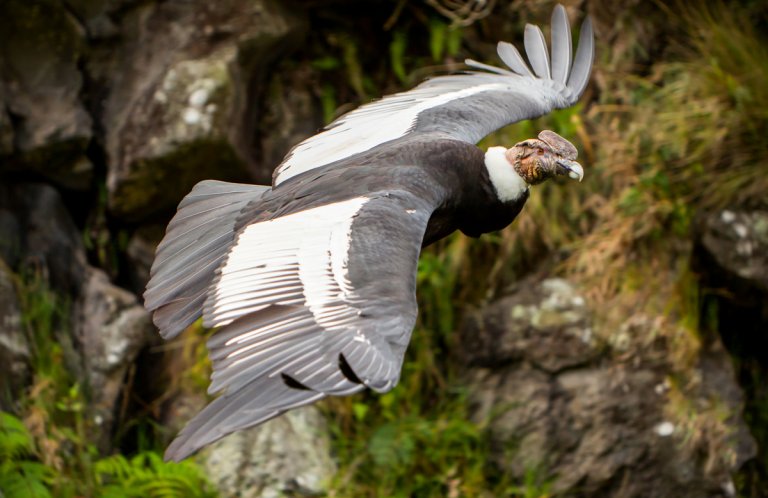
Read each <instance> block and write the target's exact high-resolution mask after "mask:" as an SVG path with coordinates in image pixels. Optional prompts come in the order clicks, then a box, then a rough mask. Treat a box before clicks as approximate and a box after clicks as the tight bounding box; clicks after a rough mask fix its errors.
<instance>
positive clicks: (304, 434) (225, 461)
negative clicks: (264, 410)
mask: <svg viewBox="0 0 768 498" xmlns="http://www.w3.org/2000/svg"><path fill="white" fill-rule="evenodd" d="M204 454H205V463H204V465H205V468H206V469H207V471H208V472H207V474H208V475H209V476H211V478H212V480H213V482H214V484H215V485H216V487H217V488H218V489H219V491H220V492H221V493H222V496H238V497H240V498H277V497H280V496H286V495H287V496H318V495H322V494H323V492H324V491H327V485H328V483H329V481H330V479H331V477H333V475H334V473H335V472H336V465H335V463H334V461H333V459H332V458H331V454H330V442H329V438H328V431H327V429H326V427H325V420H324V419H323V417H322V416H321V415H320V413H319V412H318V410H317V408H315V407H313V406H308V407H304V408H300V409H298V410H293V411H290V412H288V413H286V414H283V415H281V416H280V417H278V418H276V419H274V420H271V421H270V422H267V423H266V424H264V425H261V426H258V427H255V428H253V429H250V430H247V431H240V432H237V433H235V434H232V435H230V436H227V437H226V438H224V439H222V440H221V441H219V442H217V443H215V444H214V445H213V446H212V447H211V448H210V449H209V450H205V452H204Z"/></svg>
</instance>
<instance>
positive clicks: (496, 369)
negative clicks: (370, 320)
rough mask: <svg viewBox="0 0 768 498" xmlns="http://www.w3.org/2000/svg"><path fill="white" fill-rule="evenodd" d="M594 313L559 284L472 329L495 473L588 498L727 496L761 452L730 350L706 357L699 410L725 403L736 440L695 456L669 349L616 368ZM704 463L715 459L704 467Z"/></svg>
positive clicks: (707, 444) (475, 397)
mask: <svg viewBox="0 0 768 498" xmlns="http://www.w3.org/2000/svg"><path fill="white" fill-rule="evenodd" d="M586 304H587V303H586V302H585V300H584V298H583V297H581V296H580V295H579V294H578V293H577V292H576V291H575V289H573V288H572V287H571V285H570V284H569V283H568V282H566V281H564V280H559V279H550V280H544V281H542V282H540V283H539V282H533V283H530V284H529V285H527V286H521V287H520V290H519V291H517V292H516V293H514V294H512V295H510V296H508V297H506V298H503V299H501V300H499V301H497V302H495V303H493V304H491V305H490V306H489V307H488V308H486V309H485V310H483V311H482V312H481V313H478V314H475V315H474V316H470V317H469V318H468V320H467V324H466V326H465V327H464V328H463V330H462V332H461V344H462V345H463V347H465V348H466V350H465V353H464V354H465V361H466V363H467V377H468V379H469V381H470V386H471V387H470V392H471V393H472V397H471V401H472V402H473V403H474V405H475V409H474V419H475V420H476V421H478V422H483V421H484V422H487V423H488V426H489V430H490V432H491V436H492V439H493V442H494V447H495V449H494V458H495V462H496V464H497V465H499V466H500V467H501V468H503V469H504V470H505V471H506V472H508V473H510V474H511V475H512V476H515V478H517V479H522V478H523V476H525V475H526V473H528V474H529V475H530V473H531V472H534V473H537V475H539V476H540V477H541V480H542V481H546V482H550V483H551V486H552V491H554V492H557V493H565V494H569V493H570V494H574V493H575V494H576V495H578V496H622V497H647V496H654V497H670V498H671V497H691V498H693V497H697V498H698V497H702V496H722V495H724V494H727V493H726V491H727V490H728V489H732V487H733V484H732V482H731V473H733V472H734V471H735V470H736V469H737V468H738V466H739V465H741V463H743V462H744V460H746V459H747V458H749V457H751V456H752V455H753V454H754V449H755V448H754V442H753V441H752V439H751V437H750V436H749V433H748V431H747V430H746V427H745V425H744V423H743V421H742V420H741V418H740V413H741V408H742V402H743V400H742V396H741V391H740V389H739V387H738V385H737V384H736V382H735V380H734V375H733V371H732V369H731V367H730V363H729V361H728V358H727V356H726V355H725V354H724V353H723V352H722V348H720V349H718V348H715V347H713V348H712V350H711V351H708V352H707V353H706V354H704V353H702V358H701V365H700V366H699V367H698V368H699V369H700V371H701V372H702V381H701V383H700V386H699V388H698V389H694V390H693V394H692V395H691V396H692V397H693V400H692V401H691V402H692V403H702V406H703V405H704V404H706V403H707V400H711V399H717V400H718V402H719V403H722V406H723V407H724V409H726V407H727V411H728V413H729V414H730V415H729V416H730V417H732V418H733V420H732V421H731V422H730V426H731V427H734V428H736V429H735V431H734V432H733V433H729V434H721V433H719V432H717V431H716V430H714V429H711V433H709V434H707V435H706V436H703V437H702V441H698V442H697V443H698V445H695V446H696V448H695V449H691V448H690V447H686V445H685V444H683V441H684V439H685V438H687V437H691V431H694V429H693V428H692V426H691V425H687V424H689V423H690V421H687V420H686V419H685V418H683V421H680V420H678V418H676V417H675V416H674V413H670V412H674V410H673V409H671V408H670V400H669V399H668V392H669V390H670V389H669V387H670V386H669V384H668V382H669V381H668V380H667V379H668V377H669V375H670V374H671V369H670V365H668V364H667V363H666V360H665V357H666V356H667V354H668V353H669V351H668V346H667V345H666V344H665V343H664V341H662V340H658V341H655V342H653V343H652V344H651V346H649V348H648V349H647V350H646V351H640V352H633V354H631V355H629V354H627V355H621V354H616V355H615V356H612V354H611V353H612V352H611V351H610V348H609V346H608V345H605V344H600V343H599V342H598V341H596V340H595V338H594V337H593V333H592V327H593V324H592V317H591V312H590V311H589V310H588V308H587V305H586ZM633 333H648V334H649V333H650V330H633ZM704 373H706V375H704ZM699 422H701V421H699ZM704 425H706V424H704ZM696 430H699V429H696ZM697 451H708V452H711V453H712V454H710V455H709V457H708V459H707V460H706V462H702V460H701V459H700V458H699V457H697V456H696V452H697Z"/></svg>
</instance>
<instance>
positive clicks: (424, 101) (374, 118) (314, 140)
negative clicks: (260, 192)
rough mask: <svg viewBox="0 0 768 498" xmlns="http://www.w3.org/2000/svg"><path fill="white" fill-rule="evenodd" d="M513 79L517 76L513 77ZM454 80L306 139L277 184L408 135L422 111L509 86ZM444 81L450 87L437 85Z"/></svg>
mask: <svg viewBox="0 0 768 498" xmlns="http://www.w3.org/2000/svg"><path fill="white" fill-rule="evenodd" d="M512 76H514V75H512ZM450 78H451V77H450V76H448V77H442V78H436V79H434V80H431V81H428V82H427V83H429V84H424V85H420V86H418V87H416V88H414V89H413V90H411V91H409V92H403V93H397V94H394V95H389V96H387V97H385V98H384V99H382V100H379V101H376V102H371V103H370V104H366V105H364V106H362V107H360V108H358V109H355V110H354V111H352V112H349V113H347V114H346V115H344V116H342V117H341V118H339V119H338V120H336V121H335V122H334V123H333V124H332V125H331V127H330V128H329V129H327V130H326V131H324V132H322V133H318V134H317V135H315V136H312V137H310V138H308V139H307V140H304V141H303V142H301V143H300V144H299V145H297V146H296V147H294V148H293V150H291V152H289V154H288V156H287V157H286V159H285V161H283V163H282V164H281V165H280V166H279V167H278V169H277V170H276V171H275V185H279V184H280V183H282V182H284V181H285V180H287V179H288V178H291V177H294V176H296V175H299V174H301V173H304V172H305V171H309V170H311V169H314V168H318V167H320V166H323V165H325V164H330V163H332V162H334V161H338V160H340V159H344V158H347V157H350V156H352V155H354V154H358V153H361V152H365V151H367V150H370V149H372V148H374V147H376V146H377V145H379V144H383V143H384V142H388V141H390V140H395V139H397V138H400V137H402V136H404V135H405V134H407V133H408V132H409V131H410V130H411V128H413V126H414V124H415V123H416V118H418V117H419V114H421V113H422V112H424V111H426V110H428V109H432V108H434V107H438V106H441V105H445V104H447V103H448V102H451V101H453V100H458V99H462V98H465V97H469V96H472V95H475V94H478V93H481V92H489V91H494V90H505V89H508V88H509V84H507V83H486V84H481V85H477V86H473V87H470V88H460V89H452V88H451V85H450V83H451V82H450V81H447V80H449V79H450ZM443 81H444V82H445V83H447V85H441V84H436V83H440V82H443Z"/></svg>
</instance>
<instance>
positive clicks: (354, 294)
mask: <svg viewBox="0 0 768 498" xmlns="http://www.w3.org/2000/svg"><path fill="white" fill-rule="evenodd" d="M551 40H552V51H551V52H550V51H549V50H548V48H547V44H546V40H545V38H544V35H543V34H542V32H541V30H540V29H539V28H537V27H534V26H531V25H528V26H527V27H526V30H525V36H524V44H525V49H526V53H527V55H528V60H529V62H530V67H529V65H528V64H527V63H526V62H525V60H524V59H523V57H522V56H521V55H520V53H519V52H518V51H517V50H516V49H515V48H514V46H512V45H511V44H508V43H504V42H502V43H499V46H498V52H499V56H500V57H501V59H502V61H503V62H504V63H505V64H506V65H507V66H508V68H509V69H503V68H497V67H494V66H489V65H486V64H482V63H479V62H475V61H471V60H468V61H466V62H467V65H468V66H469V67H470V68H471V69H470V70H469V71H468V72H464V73H460V74H454V75H448V76H440V77H436V78H433V79H430V80H428V81H426V82H424V83H422V84H421V85H419V86H417V87H416V88H414V89H412V90H410V91H407V92H403V93H398V94H395V95H391V96H387V97H384V98H382V99H381V100H378V101H376V102H372V103H370V104H366V105H364V106H361V107H360V108H358V109H356V110H354V111H352V112H350V113H348V114H346V115H344V116H341V117H340V118H339V119H337V120H336V121H334V122H333V123H331V124H330V125H329V126H328V127H327V128H326V129H325V130H324V131H322V132H320V133H318V134H317V135H315V136H313V137H310V138H309V139H307V140H305V141H304V142H301V143H300V144H298V145H296V146H295V147H294V148H293V149H291V151H290V152H289V153H288V155H286V157H285V159H284V160H283V161H282V162H281V163H280V165H279V166H278V167H277V169H276V170H275V173H274V175H273V185H272V186H271V187H267V186H258V185H243V184H231V183H226V182H218V181H205V182H201V183H200V184H198V185H197V186H196V187H195V188H194V189H193V190H192V192H191V193H190V194H189V195H188V196H187V197H185V198H184V200H183V201H182V202H181V204H180V205H179V209H178V212H177V213H176V215H175V216H174V218H173V219H172V220H171V222H170V224H169V225H168V229H167V231H166V235H165V238H164V239H163V241H162V242H161V243H160V245H159V246H158V249H157V254H156V258H155V262H154V264H153V265H152V269H151V272H150V275H151V279H150V282H149V284H148V285H147V290H146V292H145V294H144V298H145V305H146V307H147V309H148V310H149V311H151V312H152V316H153V320H154V322H155V324H156V325H157V326H158V328H159V330H160V333H161V334H162V336H163V337H165V338H171V337H174V336H176V335H178V334H179V333H181V332H182V331H183V330H184V329H186V328H187V327H188V326H189V325H190V324H192V323H193V322H194V321H195V320H197V319H198V318H200V317H202V318H203V324H204V325H205V326H206V327H213V328H216V332H215V333H214V335H213V336H212V337H211V339H210V340H209V342H208V347H209V352H210V357H211V360H212V362H213V374H212V379H211V381H212V382H211V385H210V388H209V392H211V393H217V394H218V397H217V398H216V399H215V400H214V401H212V402H211V403H210V404H209V405H208V406H206V407H205V408H204V409H203V410H202V411H201V412H200V413H199V414H198V415H196V416H195V417H194V418H193V419H192V421H190V422H189V424H188V425H187V426H186V427H185V428H184V429H183V430H182V431H181V433H180V434H179V435H178V436H177V438H176V439H175V440H174V441H173V443H172V444H171V445H170V447H169V448H168V450H167V452H166V458H169V459H173V460H180V459H183V458H186V457H187V456H189V455H190V454H192V453H193V452H195V451H197V450H198V449H200V448H201V447H203V446H205V445H207V444H210V443H212V442H213V441H216V440H217V439H219V438H221V437H223V436H225V435H227V434H229V433H232V432H234V431H237V430H240V429H244V428H246V427H252V426H254V425H257V424H260V423H262V422H264V421H266V420H269V419H271V418H273V417H275V416H277V415H279V414H281V413H283V412H285V411H286V410H289V409H292V408H295V407H298V406H302V405H306V404H308V403H312V402H314V401H317V400H319V399H322V398H324V397H326V396H340V395H348V394H352V393H355V392H358V391H361V390H363V389H366V388H370V389H374V390H376V391H379V392H386V391H388V390H390V389H392V388H393V387H394V386H395V385H396V384H397V382H398V380H399V376H400V370H401V367H402V361H403V355H404V354H405V350H406V348H407V345H408V342H409V340H410V335H411V332H412V330H413V327H414V324H415V321H416V313H417V311H416V298H415V293H416V265H417V263H418V257H419V253H420V251H421V248H422V247H423V246H426V245H428V244H430V243H432V242H434V241H436V240H438V239H440V238H442V237H445V236H446V235H448V234H450V233H452V232H454V231H456V230H460V231H462V232H464V233H465V234H467V235H470V236H475V237H476V236H479V235H480V234H482V233H487V232H490V231H494V230H499V229H501V228H504V227H505V226H507V225H509V224H510V223H511V222H512V221H513V220H514V218H515V217H516V216H517V214H518V213H519V212H520V210H521V209H522V208H523V206H524V204H525V201H526V200H527V198H528V196H529V187H530V186H531V185H535V184H538V183H541V182H543V181H545V180H546V179H548V178H552V177H554V176H560V175H562V176H567V177H570V178H574V179H578V180H581V178H582V177H583V174H584V171H583V168H582V166H581V165H580V164H579V163H578V162H576V154H577V152H576V148H575V147H574V146H573V145H572V144H571V143H570V142H568V141H567V140H565V139H564V138H562V137H560V136H559V135H557V134H556V133H554V132H551V131H547V130H545V131H542V132H541V133H540V134H539V135H538V137H536V138H531V139H529V140H525V141H523V142H520V143H518V144H515V145H514V146H512V147H510V148H504V147H491V148H489V149H488V150H487V151H482V150H480V149H479V148H477V147H476V146H475V145H474V144H475V143H476V142H477V141H479V140H480V139H482V138H483V137H484V136H485V135H487V134H488V133H491V132H492V131H494V130H496V129H498V128H501V127H503V126H505V125H507V124H510V123H513V122H516V121H520V120H523V119H531V118H535V117H538V116H541V115H543V114H546V113H548V112H550V111H551V110H553V109H559V108H565V107H568V106H570V105H573V104H574V103H575V102H576V101H577V100H578V98H579V96H580V95H581V94H582V93H583V91H584V89H585V88H586V85H587V82H588V80H589V74H590V71H591V67H592V60H593V52H594V48H593V32H592V26H591V23H590V21H589V19H587V20H585V21H584V23H583V25H582V27H581V33H580V37H579V43H578V48H577V50H576V54H575V56H573V57H572V43H571V33H570V28H569V25H568V20H567V16H566V12H565V9H564V8H563V7H562V6H557V7H556V8H555V11H554V14H553V16H552V35H551Z"/></svg>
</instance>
